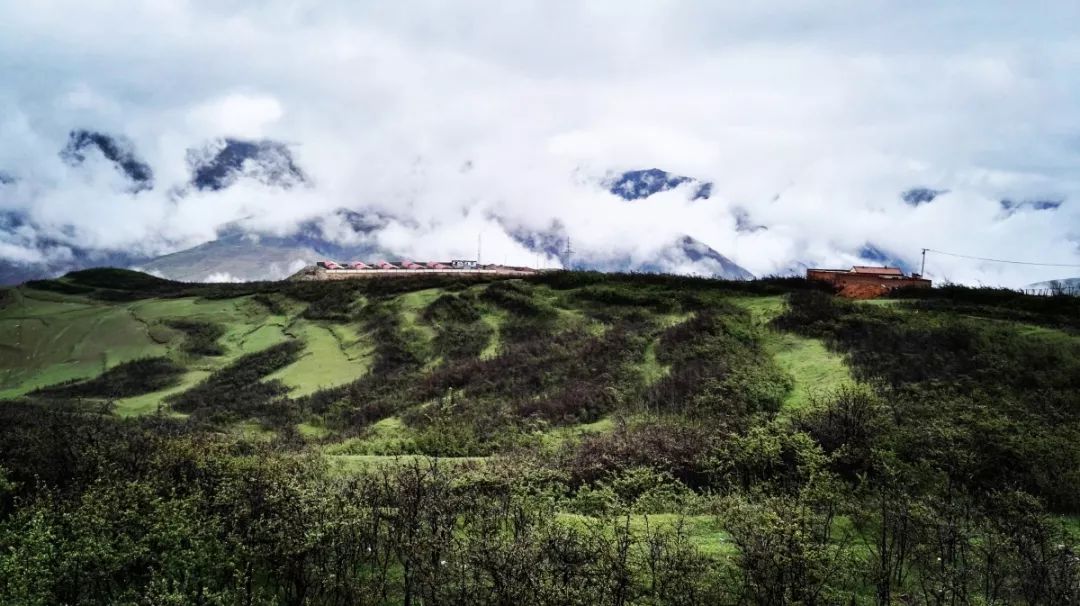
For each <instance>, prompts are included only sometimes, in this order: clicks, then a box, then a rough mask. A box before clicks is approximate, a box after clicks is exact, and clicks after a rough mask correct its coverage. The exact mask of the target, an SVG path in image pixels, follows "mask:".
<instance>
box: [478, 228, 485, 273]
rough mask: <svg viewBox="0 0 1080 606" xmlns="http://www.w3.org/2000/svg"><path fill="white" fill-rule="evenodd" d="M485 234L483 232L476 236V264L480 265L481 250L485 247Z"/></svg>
mask: <svg viewBox="0 0 1080 606" xmlns="http://www.w3.org/2000/svg"><path fill="white" fill-rule="evenodd" d="M483 238H484V234H483V232H481V233H478V234H476V264H477V265H480V250H481V246H482V245H483V242H484V240H483Z"/></svg>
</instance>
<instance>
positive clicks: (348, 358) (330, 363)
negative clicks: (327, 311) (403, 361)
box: [267, 320, 371, 396]
mask: <svg viewBox="0 0 1080 606" xmlns="http://www.w3.org/2000/svg"><path fill="white" fill-rule="evenodd" d="M288 333H289V334H291V335H294V336H296V337H297V338H299V339H302V340H303V341H304V345H305V347H304V353H303V354H301V356H300V359H299V360H297V361H296V362H294V363H292V364H290V365H289V366H286V367H285V368H283V369H281V370H279V371H277V372H275V373H273V374H271V375H269V376H268V377H267V379H280V380H281V382H283V383H285V384H286V385H288V386H289V387H292V388H293V391H292V395H293V396H302V395H308V394H310V393H313V392H315V391H317V390H319V389H323V388H326V387H335V386H337V385H343V384H345V383H348V382H350V381H355V380H356V379H357V378H358V377H360V376H361V375H363V374H364V373H366V372H367V371H368V368H369V367H370V366H371V348H370V347H367V346H366V345H365V344H364V342H363V341H362V339H361V338H360V337H359V336H358V335H356V334H355V332H353V333H352V334H350V330H349V328H348V327H342V326H330V325H326V324H323V323H317V322H310V321H307V320H297V321H296V322H294V323H293V324H291V325H290V326H289V327H288Z"/></svg>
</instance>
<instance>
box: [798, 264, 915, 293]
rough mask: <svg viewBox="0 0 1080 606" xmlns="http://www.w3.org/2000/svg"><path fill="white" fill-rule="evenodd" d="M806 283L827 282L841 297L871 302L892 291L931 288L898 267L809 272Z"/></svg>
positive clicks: (858, 266)
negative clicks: (808, 281)
mask: <svg viewBox="0 0 1080 606" xmlns="http://www.w3.org/2000/svg"><path fill="white" fill-rule="evenodd" d="M806 279H807V280H818V281H820V282H828V283H830V284H832V285H833V286H835V287H836V289H837V290H838V291H839V294H840V295H841V296H845V297H851V298H853V299H872V298H874V297H878V296H881V295H883V294H885V293H887V292H889V291H890V290H893V289H895V288H906V287H914V288H930V285H931V282H930V280H927V279H926V278H923V277H922V276H920V275H919V274H912V275H910V276H905V275H904V272H903V270H901V269H900V268H898V267H873V266H867V265H856V266H854V267H852V268H851V269H808V270H806Z"/></svg>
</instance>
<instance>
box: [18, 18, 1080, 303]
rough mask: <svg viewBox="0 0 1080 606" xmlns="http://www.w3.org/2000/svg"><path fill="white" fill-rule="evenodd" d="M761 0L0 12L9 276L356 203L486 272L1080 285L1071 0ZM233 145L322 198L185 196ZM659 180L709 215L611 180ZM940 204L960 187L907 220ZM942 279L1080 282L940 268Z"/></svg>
mask: <svg viewBox="0 0 1080 606" xmlns="http://www.w3.org/2000/svg"><path fill="white" fill-rule="evenodd" d="M747 4H748V3H734V2H730V3H728V2H711V1H705V0H702V1H691V0H685V1H679V0H670V1H661V2H650V3H627V2H622V1H615V0H611V1H603V0H600V1H597V2H588V3H581V2H572V1H570V0H535V1H527V0H523V1H521V2H512V3H507V2H497V1H494V0H484V1H481V0H464V1H460V2H454V3H445V2H436V1H434V0H412V1H406V2H395V3H385V2H352V1H344V0H342V1H327V2H319V3H296V2H291V1H284V0H281V1H277V0H271V1H267V2H258V3H256V2H239V1H225V2H222V1H217V2H209V1H206V2H204V1H201V0H145V1H135V2H132V1H124V2H121V1H119V0H102V1H100V2H94V3H85V2H74V1H68V0H43V1H41V2H34V3H16V2H14V1H12V0H0V75H2V77H3V81H4V84H5V85H4V86H3V87H2V88H0V173H3V174H5V175H9V176H10V177H11V178H12V180H13V183H9V184H6V185H0V212H2V211H17V212H20V213H25V214H26V216H28V217H30V218H31V219H32V224H33V227H32V229H33V230H35V233H34V234H33V237H30V236H28V235H27V233H25V229H30V228H24V232H23V233H21V234H17V237H16V236H12V235H10V230H9V235H8V236H6V239H5V240H3V241H0V259H5V260H9V261H15V262H20V261H25V259H26V258H28V257H29V258H33V256H34V255H35V254H38V253H37V252H36V251H37V250H38V249H37V248H35V244H34V243H35V242H37V243H39V244H40V242H41V241H44V240H48V241H50V242H61V243H67V244H66V245H67V246H68V248H66V249H65V248H64V246H56V247H54V248H52V249H50V251H51V252H49V253H48V254H52V255H60V256H62V255H63V254H64V252H63V251H64V250H69V252H70V250H76V249H110V250H124V251H129V252H132V253H134V254H139V255H155V254H163V253H168V252H172V251H176V250H180V249H183V248H186V247H190V246H194V245H196V244H199V243H202V242H205V241H207V240H211V239H213V238H214V237H215V235H216V234H217V233H218V231H219V230H220V229H221V228H222V227H223V226H225V225H229V224H236V223H239V224H241V225H244V226H247V227H249V228H251V229H253V230H259V231H262V232H266V233H282V234H283V233H287V232H288V231H289V230H291V229H295V228H296V226H297V225H299V224H301V223H302V222H304V221H307V220H310V219H311V218H312V217H317V216H320V215H326V214H328V213H331V212H332V211H333V210H335V209H338V208H343V207H344V208H350V209H356V210H375V211H380V212H384V213H386V214H388V215H391V216H394V217H397V218H398V219H397V220H395V221H392V222H390V224H389V225H388V226H387V227H386V228H385V229H382V230H381V231H379V232H377V234H375V237H376V238H377V239H378V240H379V244H380V245H381V246H383V247H384V248H386V249H389V250H398V251H401V253H402V254H403V255H406V256H412V257H417V258H428V257H461V256H465V257H471V256H474V252H475V249H476V244H477V242H476V241H477V235H478V234H482V238H483V246H484V256H485V258H486V259H487V260H491V261H497V262H502V261H506V262H511V263H527V264H534V263H537V262H539V263H540V264H553V263H557V260H555V259H553V258H544V259H538V255H537V254H536V253H535V252H533V251H529V250H527V249H526V248H525V247H523V246H522V245H521V244H520V243H519V242H517V241H515V240H514V239H513V238H511V237H509V236H507V235H506V233H505V230H504V226H507V225H509V226H512V227H516V228H521V229H526V230H543V229H548V228H549V227H550V226H551V225H552V223H553V221H558V223H559V224H560V225H562V226H563V229H564V231H565V233H566V235H568V236H569V237H570V238H571V239H572V242H573V245H574V248H575V250H576V251H578V254H579V255H581V256H583V257H585V258H604V257H609V256H617V255H624V256H629V257H633V258H639V259H647V258H649V257H650V256H651V255H656V254H657V251H659V250H661V249H662V247H664V246H666V245H668V244H670V243H671V242H672V241H675V240H677V239H678V238H680V237H681V236H682V235H683V234H688V235H690V236H692V237H694V238H695V239H697V240H700V241H702V242H704V243H706V244H708V245H709V246H711V247H712V248H714V249H716V250H717V251H719V252H721V253H723V254H724V255H726V256H728V257H730V258H731V259H733V260H734V261H736V262H737V263H739V264H740V265H742V266H743V267H745V268H747V269H749V270H750V271H752V272H754V273H755V274H758V275H765V274H769V273H774V272H782V271H788V270H791V269H793V268H798V267H801V265H800V264H806V265H844V264H849V263H852V262H854V261H856V260H857V259H858V258H859V256H860V255H859V253H860V251H861V250H863V249H864V248H865V247H866V246H867V245H872V246H873V247H875V248H876V249H878V250H880V251H884V252H885V253H887V254H888V255H889V256H890V257H893V258H895V259H897V260H901V261H904V262H906V263H908V264H911V265H913V266H917V263H918V256H919V251H920V249H921V248H923V247H929V248H934V249H939V250H946V251H954V252H958V253H962V254H967V255H973V256H985V257H993V258H1006V259H1020V260H1027V261H1046V262H1052V263H1073V264H1080V183H1078V175H1080V170H1078V169H1080V103H1077V101H1078V100H1080V69H1078V68H1080V35H1078V33H1077V30H1076V28H1075V27H1072V25H1071V24H1073V23H1075V22H1077V19H1078V18H1080V8H1078V5H1077V4H1076V3H1075V2H1047V3H1043V4H1041V5H1040V7H1039V9H1038V10H1036V9H1035V8H1031V9H1028V8H1025V7H1022V6H1020V5H1016V4H1014V3H1004V2H990V3H978V4H973V3H961V4H957V3H952V4H953V5H945V4H943V3H936V2H922V1H914V2H906V3H880V2H866V3H857V4H854V5H852V4H851V3H840V2H836V1H834V0H819V1H814V0H781V1H779V2H771V3H766V4H762V3H752V4H754V6H747ZM638 5H640V6H638ZM759 5H760V6H759ZM77 129H91V130H94V131H101V132H107V133H112V134H115V135H117V136H120V137H123V139H124V140H125V141H127V142H129V143H130V145H131V149H132V150H134V153H135V154H137V155H138V157H139V158H140V159H141V161H143V162H145V163H146V164H147V165H148V166H150V167H152V169H153V180H154V187H153V189H150V190H139V189H137V188H134V189H133V188H132V187H131V186H130V183H129V182H127V181H125V177H124V175H123V174H121V173H120V172H118V171H117V170H116V167H115V165H114V164H113V163H110V162H109V161H108V158H106V157H104V155H103V154H102V153H101V150H97V151H95V150H94V149H89V150H87V152H86V153H85V154H84V156H86V157H85V159H84V160H83V161H81V162H78V163H75V164H73V163H71V162H65V161H64V159H63V158H61V156H60V154H59V153H58V152H59V151H60V150H61V149H62V148H63V147H64V146H65V145H66V144H67V142H68V140H69V137H70V133H71V132H72V131H73V130H77ZM228 138H236V139H245V140H263V139H266V140H273V141H277V142H282V143H284V144H286V145H288V147H289V149H290V150H291V152H292V154H293V157H294V158H295V160H296V162H297V164H298V166H299V167H300V168H301V169H302V170H303V171H304V174H305V175H306V177H307V178H308V180H309V182H310V183H309V186H306V187H295V188H290V189H288V190H284V189H281V188H274V187H269V186H267V185H265V184H263V183H260V182H259V181H258V180H245V181H239V182H237V183H235V184H233V185H232V186H230V187H228V188H226V189H222V190H220V191H203V190H199V189H197V188H188V189H187V190H186V191H184V192H183V195H178V194H177V192H178V191H180V189H181V188H183V186H184V185H185V184H188V183H190V181H191V166H190V163H189V152H188V150H192V149H194V150H199V149H205V147H206V146H207V145H208V143H209V142H213V141H222V140H224V139H228ZM652 167H659V168H662V169H664V170H667V171H671V172H672V173H675V174H679V175H688V176H692V177H694V178H696V179H698V180H700V181H702V182H704V181H708V182H711V183H713V188H712V194H711V196H710V197H709V198H708V199H694V197H695V196H694V192H695V190H694V186H693V185H690V184H688V185H683V186H680V187H675V188H673V189H671V190H668V191H664V192H661V193H657V194H655V195H652V196H649V197H648V198H645V199H640V200H635V201H633V202H627V201H625V200H622V199H620V198H619V197H617V196H614V195H612V194H611V193H609V192H607V191H606V189H605V188H604V187H603V183H604V182H605V180H606V179H610V178H611V176H612V175H615V174H619V173H621V172H623V171H627V170H634V169H646V168H652ZM917 187H919V188H926V189H928V190H934V191H939V192H944V193H939V194H938V195H937V196H936V197H934V199H933V200H931V201H927V202H925V203H918V204H912V203H911V202H909V201H905V199H904V197H903V193H904V192H906V191H909V190H911V189H912V188H917ZM1003 200H1008V201H1009V202H1010V205H1008V206H1006V205H1003V204H1002V201H1003ZM1044 201H1053V202H1061V203H1060V204H1058V205H1056V206H1055V205H1052V204H1051V205H1047V204H1041V203H1040V202H1044ZM747 224H752V225H755V226H762V227H765V229H745V226H746V225H747ZM42 254H44V253H42ZM680 269H685V270H690V271H692V268H680ZM927 273H928V274H930V276H931V277H933V278H935V279H938V280H942V279H948V280H953V281H961V282H968V283H985V284H1004V285H1012V286H1016V285H1021V284H1026V283H1030V282H1035V281H1038V280H1044V279H1052V278H1058V277H1063V274H1065V275H1072V274H1080V270H1068V269H1061V268H1056V269H1055V268H1038V267H1027V266H1009V265H1000V264H992V263H981V262H977V261H971V260H965V259H955V258H948V257H935V256H931V258H930V259H929V262H928V267H927Z"/></svg>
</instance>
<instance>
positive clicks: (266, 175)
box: [187, 138, 308, 191]
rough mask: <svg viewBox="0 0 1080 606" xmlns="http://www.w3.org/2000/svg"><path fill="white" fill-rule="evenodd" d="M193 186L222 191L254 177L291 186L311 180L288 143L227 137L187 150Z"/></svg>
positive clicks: (257, 179) (278, 184) (276, 184)
mask: <svg viewBox="0 0 1080 606" xmlns="http://www.w3.org/2000/svg"><path fill="white" fill-rule="evenodd" d="M187 160H188V165H189V166H190V168H191V185H192V186H194V187H195V188H196V189H199V190H211V191H218V190H222V189H225V188H227V187H229V186H231V185H233V184H234V183H236V182H237V181H238V180H240V179H253V180H255V181H257V182H259V183H261V184H263V185H266V186H268V187H280V188H282V189H291V188H293V187H296V186H298V185H304V184H307V183H308V179H307V177H306V176H305V175H304V172H303V171H301V170H300V168H299V167H298V166H297V165H296V163H295V162H294V161H293V157H292V153H291V152H290V151H289V148H288V146H286V145H285V144H284V143H280V142H277V141H270V140H261V141H243V140H238V139H231V138H224V139H218V140H215V141H212V142H210V143H208V144H206V145H205V146H203V147H202V148H199V149H190V150H188V152H187Z"/></svg>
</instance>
